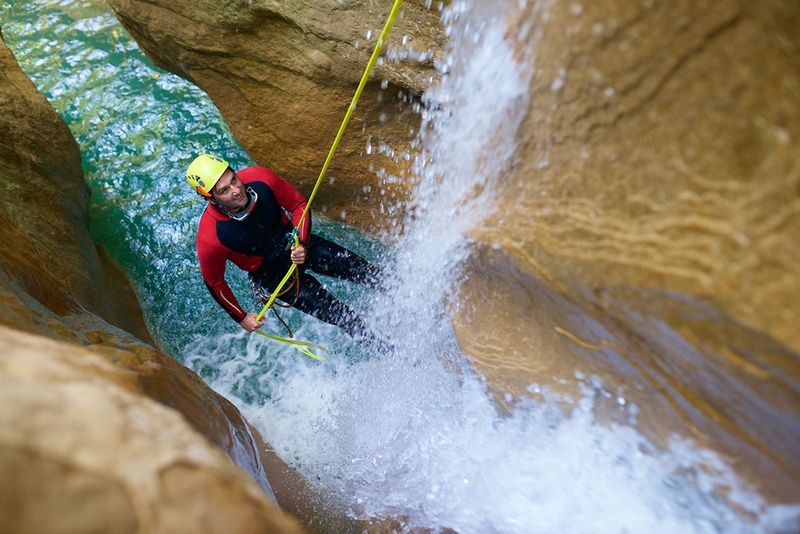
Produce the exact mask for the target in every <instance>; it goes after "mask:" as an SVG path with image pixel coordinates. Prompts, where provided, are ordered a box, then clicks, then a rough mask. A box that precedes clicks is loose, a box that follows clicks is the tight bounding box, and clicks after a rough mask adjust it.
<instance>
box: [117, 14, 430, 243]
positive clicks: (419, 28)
mask: <svg viewBox="0 0 800 534" xmlns="http://www.w3.org/2000/svg"><path fill="white" fill-rule="evenodd" d="M108 4H109V5H110V6H111V7H112V8H113V9H114V11H115V12H116V15H117V18H118V19H119V20H120V21H121V22H122V24H123V25H124V26H125V27H126V28H127V29H128V31H129V32H130V33H131V35H132V36H133V37H134V38H135V39H136V41H137V42H138V43H139V44H140V46H141V47H142V49H143V50H144V51H145V53H146V54H147V55H148V56H149V57H150V58H151V59H152V60H153V62H154V63H156V64H157V65H159V66H161V67H163V68H165V69H167V70H170V71H172V72H174V73H176V74H178V75H179V76H182V77H184V78H186V79H188V80H191V81H193V82H194V83H196V84H197V85H198V86H200V87H201V88H203V89H204V90H205V91H206V92H207V93H208V95H209V96H210V97H211V99H212V100H213V101H214V103H215V104H216V106H217V107H218V108H219V109H220V111H221V112H222V114H223V115H224V117H225V120H226V121H227V123H228V124H229V125H230V127H231V130H232V131H233V133H234V135H235V136H236V138H237V139H238V140H239V142H240V143H241V144H242V146H243V147H244V148H245V149H246V150H247V151H248V153H249V154H250V155H251V156H252V157H253V158H254V159H255V160H256V161H257V162H258V163H259V164H261V165H264V166H266V167H270V168H272V169H273V170H275V171H276V172H278V173H279V174H281V175H282V176H283V177H284V178H286V179H288V180H289V181H291V182H292V183H293V184H295V185H297V186H298V187H299V188H300V190H301V191H303V192H304V193H306V194H309V193H310V192H311V189H312V187H313V185H314V183H315V181H316V179H317V177H318V176H319V173H320V171H321V169H322V166H323V163H324V162H325V158H326V156H327V154H328V151H329V149H330V147H331V145H332V143H333V140H334V138H335V137H336V133H337V131H338V129H339V125H340V124H341V122H342V119H343V118H344V116H345V113H346V112H347V109H348V106H349V105H350V102H351V99H352V97H353V94H354V93H355V90H356V87H357V86H358V82H359V80H360V79H361V76H362V73H363V72H364V69H365V67H366V65H367V61H368V59H369V56H370V54H371V53H372V50H373V48H374V46H375V43H376V42H377V39H378V36H379V34H380V31H381V29H382V27H383V25H384V22H385V21H386V18H387V16H388V14H389V11H390V9H391V7H392V2H390V1H381V2H371V1H369V2H368V1H353V2H338V3H336V2H329V3H320V2H309V1H302V0H299V1H292V2H273V1H270V0H252V1H250V2H239V3H235V4H231V3H220V2H214V1H211V0H148V1H143V0H109V1H108ZM424 4H425V3H424V2H405V3H404V5H403V8H402V10H401V11H400V14H399V15H398V17H397V20H396V22H395V25H394V27H393V29H392V31H391V33H390V34H389V38H388V39H387V42H386V45H385V50H386V53H385V54H384V57H389V58H392V59H393V60H391V61H386V60H383V59H382V60H381V61H379V63H378V64H377V65H376V67H375V70H374V73H373V75H372V77H371V79H370V81H369V82H368V83H367V85H366V87H365V89H364V93H363V95H362V96H361V99H360V100H359V103H358V107H357V108H356V110H355V112H354V114H353V117H352V119H351V121H350V124H349V126H348V129H347V130H346V132H345V134H344V136H343V137H342V141H341V144H340V146H339V148H338V149H337V152H336V156H335V157H334V158H333V160H332V162H331V165H330V168H329V169H328V172H327V178H326V179H325V181H324V185H325V187H322V188H321V189H320V190H319V194H318V196H317V197H316V199H315V200H314V209H315V211H317V212H320V213H324V214H326V215H327V216H328V217H330V218H332V219H334V220H346V221H347V222H348V223H349V224H354V225H357V226H361V227H362V228H372V229H376V228H378V227H383V226H385V225H387V224H389V223H390V222H392V221H396V218H394V217H393V218H392V219H389V218H388V215H389V213H388V212H389V211H390V210H391V209H395V208H396V207H397V206H402V205H403V204H404V202H403V201H404V200H405V199H407V198H408V195H409V193H410V192H411V187H412V184H411V183H410V173H409V172H408V168H409V166H410V159H411V158H410V157H407V156H408V155H409V154H412V153H413V150H414V149H413V148H412V143H413V140H414V139H415V137H416V135H417V133H418V130H419V125H420V115H419V113H417V112H415V111H414V109H415V107H416V104H417V103H418V102H419V96H420V95H421V94H422V93H423V92H424V91H425V90H426V89H427V88H428V87H429V86H430V85H431V84H432V83H434V82H435V81H436V80H437V79H438V76H439V75H438V73H437V71H436V70H435V68H434V59H435V58H438V57H440V56H441V54H442V45H443V43H444V39H443V32H442V28H441V25H440V22H439V12H438V10H437V9H436V8H435V7H434V8H432V9H431V8H427V7H425V5H424ZM394 59H397V61H394ZM366 126H368V128H367V127H366ZM382 147H387V149H386V150H382ZM186 157H187V159H186V161H185V162H183V163H184V164H186V165H188V163H189V162H190V161H191V158H192V157H193V155H192V154H187V155H186ZM392 214H393V215H396V213H394V212H393V213H392Z"/></svg>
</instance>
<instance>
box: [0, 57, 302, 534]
mask: <svg viewBox="0 0 800 534" xmlns="http://www.w3.org/2000/svg"><path fill="white" fill-rule="evenodd" d="M0 73H2V74H0V139H2V142H0V162H1V163H2V164H0V179H2V183H3V186H4V187H3V195H1V196H0V221H1V222H2V224H3V229H4V243H3V245H2V246H1V247H0V423H1V424H0V478H1V479H2V480H3V483H2V484H0V531H3V532H55V531H58V532H64V531H70V532H99V531H103V532H132V531H136V532H299V531H300V530H301V529H300V526H299V523H298V522H297V521H296V520H294V519H292V518H290V517H289V516H287V515H284V514H283V513H282V512H281V511H280V510H279V509H278V507H277V506H276V505H275V502H274V500H273V497H272V496H271V489H270V485H269V482H268V480H267V476H266V473H265V469H264V461H271V460H269V458H267V459H266V460H262V454H261V452H260V451H259V449H258V445H257V443H258V441H257V439H258V436H254V435H253V434H252V433H251V429H250V427H249V425H248V424H247V422H246V421H244V419H243V418H242V417H241V415H240V414H239V412H238V410H237V409H236V408H235V407H234V406H233V405H232V404H230V403H229V402H228V401H227V400H225V399H224V398H222V397H220V396H219V395H217V394H216V393H214V392H213V391H212V390H211V389H210V388H208V387H207V386H206V385H205V384H204V383H203V382H202V380H200V378H199V377H197V376H196V375H195V374H194V373H193V372H191V371H189V370H188V369H186V368H184V367H182V366H180V365H178V364H177V363H175V362H174V361H172V360H171V359H170V358H168V357H167V356H166V355H164V354H163V353H161V352H159V351H158V350H156V349H154V348H153V347H152V346H151V344H150V343H151V341H150V336H149V334H148V331H147V328H146V326H145V324H144V321H143V318H142V311H141V309H140V307H139V303H138V300H137V297H136V294H135V292H134V291H133V288H132V287H131V286H130V284H129V282H128V281H127V279H126V277H125V276H124V274H123V273H122V271H120V270H119V269H118V268H117V267H116V266H114V265H113V264H112V263H111V262H110V261H109V259H108V257H107V256H106V255H105V254H104V253H103V251H102V250H100V249H98V248H97V247H96V246H95V245H94V244H93V243H92V241H91V239H90V237H89V232H88V228H87V225H88V214H87V206H88V189H87V187H86V185H85V183H84V181H83V171H82V169H81V158H80V153H79V150H78V146H77V144H76V143H75V140H74V139H73V138H72V136H71V134H70V132H69V129H68V128H67V126H66V124H65V123H64V122H63V121H62V120H61V119H60V118H59V117H58V115H57V114H56V113H55V111H53V109H52V108H51V107H50V105H49V103H48V102H47V100H46V99H45V98H44V96H43V95H42V94H41V93H39V92H38V91H37V90H36V88H35V87H34V86H33V84H32V83H31V81H30V80H29V79H28V78H27V77H26V76H25V74H24V73H23V72H22V71H21V70H20V69H19V66H18V65H17V64H16V62H15V60H14V58H13V56H12V54H11V52H10V51H9V50H8V48H7V47H6V46H5V44H4V43H2V42H0ZM261 447H263V444H262V445H261Z"/></svg>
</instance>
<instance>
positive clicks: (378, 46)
mask: <svg viewBox="0 0 800 534" xmlns="http://www.w3.org/2000/svg"><path fill="white" fill-rule="evenodd" d="M402 5H403V0H395V2H394V5H393V6H392V10H391V11H390V12H389V16H388V17H387V19H386V24H384V26H383V30H381V34H380V36H379V37H378V42H377V43H375V49H374V50H373V51H372V55H371V56H370V58H369V61H368V62H367V66H366V68H365V69H364V73H363V74H362V75H361V81H360V82H359V83H358V88H357V89H356V92H355V94H354V95H353V100H352V101H351V102H350V107H348V108H347V113H345V115H344V119H343V120H342V124H341V125H340V126H339V131H338V132H337V133H336V138H335V139H334V140H333V144H332V145H331V148H330V150H329V151H328V156H327V157H326V158H325V163H324V164H323V165H322V170H321V171H320V173H319V177H318V178H317V181H316V183H315V184H314V189H312V190H311V195H310V196H309V197H308V202H307V203H306V207H305V209H304V210H303V214H302V215H301V216H300V220H299V221H297V224H296V225H295V229H294V231H293V232H292V234H291V236H290V238H289V246H291V245H292V244H294V245H295V246H299V245H300V238H299V237H298V236H297V229H298V228H300V227H301V226H302V225H303V221H304V220H305V218H306V214H307V213H308V210H309V209H310V208H311V203H312V202H313V201H314V197H316V195H317V190H318V189H319V186H320V184H321V183H322V178H323V177H324V176H325V173H326V172H327V171H328V166H329V165H330V163H331V160H332V159H333V154H334V152H336V148H337V147H338V146H339V142H340V141H341V139H342V136H343V135H344V131H345V129H346V128H347V124H348V123H349V122H350V117H352V115H353V112H354V111H355V109H356V104H358V99H359V98H361V93H362V92H363V91H364V87H365V86H366V85H367V81H368V80H369V76H370V74H371V73H372V69H373V68H374V67H375V63H376V62H377V61H378V56H379V55H380V53H381V50H382V49H383V44H384V42H385V41H386V37H387V36H388V35H389V30H391V28H392V24H394V19H395V18H396V17H397V14H398V13H399V12H400V6H402ZM296 271H297V264H296V263H292V265H291V267H289V270H288V272H287V273H286V275H285V276H284V277H283V279H282V280H281V281H280V283H278V285H277V287H276V288H275V290H274V291H272V294H271V295H270V296H269V298H268V299H267V302H266V304H265V305H264V308H263V309H262V310H261V311H260V312H259V314H258V316H257V317H256V319H257V320H259V321H260V320H261V318H262V317H264V314H265V313H267V310H269V309H270V308H272V306H273V304H274V303H275V299H276V298H277V297H279V296H281V295H283V292H282V290H283V286H284V285H286V282H288V281H289V278H291V277H292V275H293V274H294V275H295V278H296V279H295V282H294V283H296V284H297V291H298V293H299V291H300V275H299V273H296ZM290 287H291V286H290ZM273 311H275V310H274V309H273ZM275 313H276V315H277V311H276V312H275ZM279 319H280V316H279ZM280 320H281V323H283V324H284V326H285V327H286V329H287V331H288V332H289V337H293V336H292V331H291V330H289V328H288V326H286V323H285V322H284V321H283V319H280ZM255 332H257V333H258V334H261V335H262V336H264V337H267V338H269V339H272V340H275V341H281V342H283V343H288V344H290V345H292V346H293V347H295V348H296V349H297V350H299V351H300V352H302V353H303V354H305V355H306V356H309V357H311V358H314V359H315V360H319V361H325V360H327V359H328V358H327V356H326V357H325V358H321V357H319V356H318V355H316V354H314V353H313V352H311V348H315V349H317V350H321V351H324V352H325V353H326V354H327V353H328V350H327V349H326V348H325V347H322V346H321V345H316V344H314V343H309V342H307V341H297V340H294V339H287V338H284V337H280V336H275V335H272V334H267V333H265V332H262V331H261V330H256V331H255Z"/></svg>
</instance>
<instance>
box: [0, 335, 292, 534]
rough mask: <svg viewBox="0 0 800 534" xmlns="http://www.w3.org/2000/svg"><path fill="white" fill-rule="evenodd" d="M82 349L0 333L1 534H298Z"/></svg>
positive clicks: (167, 415)
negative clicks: (119, 533)
mask: <svg viewBox="0 0 800 534" xmlns="http://www.w3.org/2000/svg"><path fill="white" fill-rule="evenodd" d="M130 375H131V373H129V372H128V371H126V370H125V369H122V368H120V367H119V366H116V365H114V364H113V363H111V362H109V361H108V360H107V359H105V358H103V357H102V356H100V355H98V354H96V353H93V352H92V351H91V350H88V349H86V348H81V347H78V346H75V345H72V344H68V343H63V342H55V341H52V340H49V339H47V338H44V337H41V336H32V335H29V334H24V333H21V332H19V331H15V330H11V329H9V328H7V327H0V396H2V399H0V402H2V406H3V409H2V410H0V472H2V473H3V480H4V483H3V484H2V485H0V502H2V503H3V505H2V506H0V530H2V531H4V532H248V533H249V532H300V528H299V525H298V524H297V523H296V522H295V521H294V520H292V519H290V518H288V517H286V516H284V515H283V514H281V513H280V512H279V511H278V510H277V508H276V507H275V506H273V505H272V503H271V502H270V501H269V499H267V498H266V497H265V495H264V493H263V492H262V490H261V488H259V487H258V486H257V485H256V484H255V482H254V481H253V480H251V479H250V478H248V477H247V476H246V475H245V474H244V473H243V472H241V471H240V470H239V469H238V468H236V467H235V466H234V464H233V463H231V462H230V460H229V458H227V457H226V456H225V455H224V454H223V453H222V451H221V450H220V449H219V448H217V447H214V446H212V445H211V443H209V442H208V441H206V440H205V439H204V438H203V437H202V436H200V435H199V434H198V433H197V432H196V431H195V430H194V429H193V428H192V427H191V426H190V425H189V424H188V422H187V420H186V419H185V418H184V417H183V416H181V414H180V413H179V412H177V411H175V410H171V409H168V408H166V407H165V406H163V405H162V404H159V403H157V402H154V401H152V400H149V399H147V398H144V397H143V396H142V395H141V394H140V393H138V392H131V391H129V390H127V389H126V388H124V387H122V386H120V385H118V383H125V382H130V381H131V376H130Z"/></svg>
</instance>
